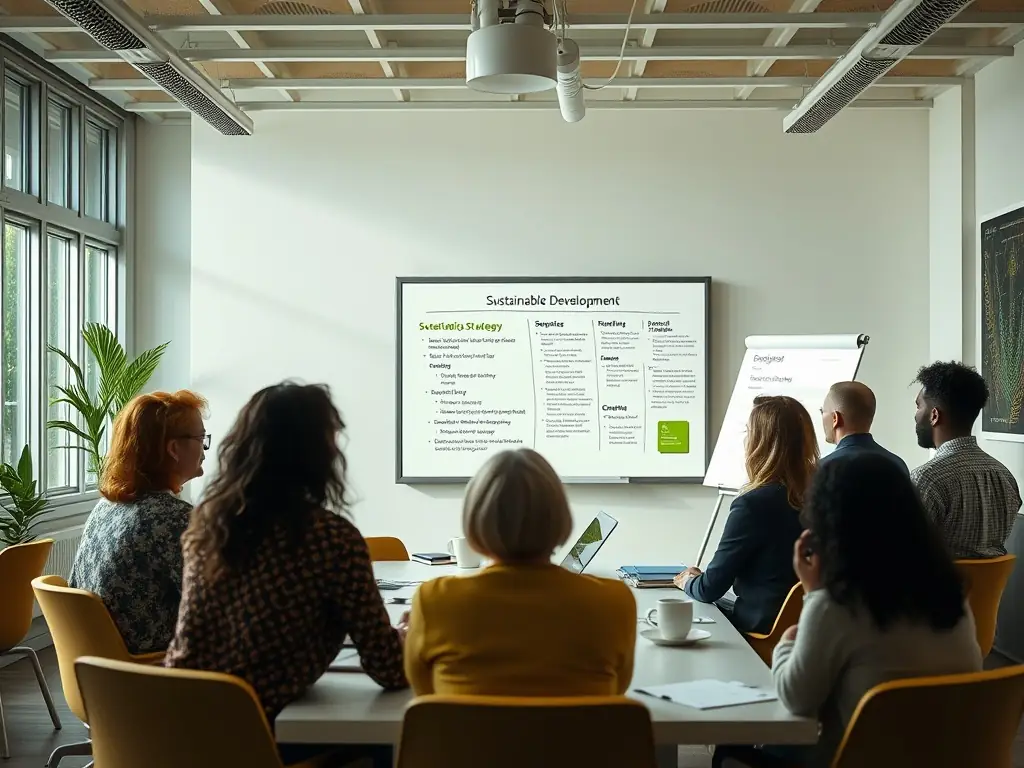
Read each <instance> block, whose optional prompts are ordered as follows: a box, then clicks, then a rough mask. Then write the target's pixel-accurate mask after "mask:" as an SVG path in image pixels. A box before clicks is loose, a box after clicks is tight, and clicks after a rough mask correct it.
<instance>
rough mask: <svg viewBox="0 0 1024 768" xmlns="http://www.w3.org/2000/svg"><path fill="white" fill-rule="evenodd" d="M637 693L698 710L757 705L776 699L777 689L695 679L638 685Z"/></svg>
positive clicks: (734, 682) (733, 682)
mask: <svg viewBox="0 0 1024 768" xmlns="http://www.w3.org/2000/svg"><path fill="white" fill-rule="evenodd" d="M635 690H636V692H637V693H643V694H645V695H647V696H654V697H655V698H658V699H664V700H665V701H671V702H673V703H674V704H682V705H684V706H687V707H693V708H694V709H718V708H720V707H737V706H740V705H742V704H756V703H758V702H761V701H775V700H776V699H777V698H778V697H777V696H776V695H775V691H773V690H770V689H764V688H754V687H752V686H749V685H746V684H744V683H738V682H736V681H732V682H725V681H723V680H692V681H690V682H688V683H671V684H669V685H649V686H647V687H645V688H636V689H635Z"/></svg>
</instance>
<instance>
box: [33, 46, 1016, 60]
mask: <svg viewBox="0 0 1024 768" xmlns="http://www.w3.org/2000/svg"><path fill="white" fill-rule="evenodd" d="M847 50H848V49H847V47H846V46H843V45H796V46H793V45H790V46H786V47H784V48H773V47H771V46H737V45H718V46H696V45H688V46H659V47H655V48H649V49H647V50H640V49H639V48H636V47H634V48H627V49H626V52H625V56H624V57H623V58H624V59H626V60H627V61H633V60H636V59H641V58H643V59H649V60H651V61H704V60H711V59H713V60H719V61H742V60H744V59H822V60H826V59H837V58H839V57H840V56H842V55H843V54H845V53H846V52H847ZM178 53H179V55H181V56H182V57H183V58H185V59H187V60H189V61H252V62H256V61H264V62H280V61H303V62H342V61H386V60H387V61H464V60H465V58H466V50H465V48H463V47H461V46H459V47H430V48H395V49H387V50H382V49H374V48H337V47H332V48H328V47H323V46H321V47H317V48H263V49H259V50H257V49H255V48H252V49H249V50H240V49H237V48H230V49H214V48H184V49H179V51H178ZM581 56H582V58H583V59H584V60H586V61H618V59H619V49H618V48H598V47H584V48H583V49H582V53H581ZM1006 56H1013V46H1007V45H1003V46H1000V45H976V46H972V45H960V46H954V45H927V44H926V45H921V46H918V47H917V48H915V49H914V50H913V51H912V52H911V53H910V54H909V55H908V56H907V57H906V58H908V59H968V58H979V59H998V58H1003V57H1006ZM45 58H46V59H47V60H48V61H52V62H62V63H69V62H73V63H97V62H118V61H122V59H121V57H120V56H118V55H117V54H116V53H114V52H112V51H105V50H101V49H98V48H97V49H93V50H87V51H65V50H53V51H48V52H47V53H46V54H45Z"/></svg>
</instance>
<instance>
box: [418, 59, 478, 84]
mask: <svg viewBox="0 0 1024 768" xmlns="http://www.w3.org/2000/svg"><path fill="white" fill-rule="evenodd" d="M404 66H405V71H406V74H407V75H408V76H409V77H438V78H440V77H443V78H451V79H453V80H465V79H466V63H465V62H464V61H410V62H407V63H406V64H405V65H404Z"/></svg>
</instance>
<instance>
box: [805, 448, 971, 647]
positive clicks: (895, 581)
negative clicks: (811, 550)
mask: <svg viewBox="0 0 1024 768" xmlns="http://www.w3.org/2000/svg"><path fill="white" fill-rule="evenodd" d="M804 522H805V524H806V525H807V527H808V528H809V529H810V531H811V533H812V534H813V537H814V538H813V541H814V547H815V549H816V551H817V552H818V553H819V555H820V557H821V576H822V586H824V588H825V589H826V590H827V591H828V593H829V596H830V597H831V598H832V599H833V600H835V601H836V602H837V603H839V604H840V605H844V606H846V607H848V608H850V609H851V610H854V611H859V610H866V611H867V612H868V613H869V614H870V615H871V618H872V619H873V620H874V623H875V624H876V625H877V626H878V628H879V629H882V630H885V629H887V628H888V627H889V626H891V625H892V624H893V623H895V622H897V621H899V620H901V619H902V620H909V621H915V622H919V623H924V624H927V625H928V626H930V627H931V628H932V629H934V630H937V631H941V630H948V629H952V628H953V627H954V626H956V624H957V622H959V621H960V619H961V618H963V616H964V587H963V584H962V582H961V579H960V576H959V574H958V573H957V571H956V566H955V565H954V564H953V559H952V556H951V555H950V553H949V551H948V550H947V549H946V547H945V544H944V543H943V542H942V539H941V538H940V536H939V533H938V531H937V530H936V529H935V527H934V526H933V525H932V524H931V522H930V521H929V520H928V518H927V517H926V515H925V511H924V508H923V507H922V505H921V500H920V498H919V497H918V495H917V490H916V489H915V488H914V485H913V483H912V482H911V481H910V478H909V477H907V475H906V474H904V472H903V471H902V469H900V467H898V466H897V465H896V463H895V462H893V461H892V459H890V458H888V457H886V456H880V455H878V454H860V455H857V456H852V457H842V458H840V457H837V458H836V459H835V460H833V461H829V462H826V463H825V464H824V465H823V466H822V467H821V468H819V469H818V472H817V474H816V475H815V478H814V481H813V483H812V484H811V492H810V494H809V497H808V501H807V504H806V505H805V507H804Z"/></svg>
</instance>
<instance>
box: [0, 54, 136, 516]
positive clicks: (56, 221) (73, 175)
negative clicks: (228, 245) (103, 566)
mask: <svg viewBox="0 0 1024 768" xmlns="http://www.w3.org/2000/svg"><path fill="white" fill-rule="evenodd" d="M0 59H2V63H3V66H2V67H0V73H3V74H2V75H0V82H2V83H3V86H4V112H3V131H2V133H3V137H2V138H3V146H4V166H3V176H2V178H0V182H2V183H0V225H2V226H3V240H2V242H0V396H2V398H3V400H2V402H0V406H2V407H0V460H2V461H4V462H7V463H17V461H18V459H19V457H20V455H21V453H22V451H23V449H24V448H25V446H28V447H29V449H30V451H31V453H32V461H33V465H34V468H35V473H36V480H37V482H38V483H39V487H40V488H41V489H42V490H44V491H45V492H46V494H47V496H48V497H49V500H50V504H51V506H52V508H53V510H54V512H53V516H54V517H55V518H60V517H64V516H67V515H78V514H81V513H82V512H85V511H88V509H89V508H90V507H91V506H92V505H93V504H95V499H96V477H95V476H92V475H91V473H89V472H88V466H87V454H86V452H85V451H81V450H76V448H78V447H81V443H80V441H79V439H78V438H77V437H76V436H74V435H72V434H70V433H68V432H66V431H64V430H51V429H48V428H47V422H49V421H51V420H61V421H68V422H71V423H72V424H74V425H76V426H78V427H81V426H82V422H81V417H80V415H79V413H78V412H77V410H76V409H75V408H74V407H73V406H69V405H67V404H66V403H55V402H54V401H55V399H56V397H58V396H59V390H58V389H57V388H58V387H64V386H67V385H69V384H77V377H76V375H75V373H74V372H73V371H71V370H69V369H68V366H67V365H66V364H65V362H64V361H63V359H62V358H61V357H60V356H59V355H56V354H53V353H50V352H49V351H48V348H49V345H53V346H54V347H56V348H58V349H60V350H61V351H62V352H65V353H67V354H68V355H69V356H70V357H71V359H72V360H74V361H75V363H76V364H77V365H79V366H80V367H81V370H82V375H83V378H84V379H85V386H86V389H87V390H89V392H90V393H91V394H92V395H93V396H95V395H96V394H97V390H98V388H99V378H100V376H99V371H98V370H97V366H96V365H95V363H94V362H93V361H92V356H91V354H87V353H86V348H85V344H84V342H83V340H82V328H83V327H84V326H85V324H86V323H90V322H98V323H103V324H105V325H107V326H108V327H109V328H112V329H114V330H115V332H120V331H121V329H124V328H125V327H128V324H129V320H130V318H128V317H126V307H125V301H124V297H125V296H126V295H127V291H126V281H125V272H126V268H127V265H128V264H129V263H130V261H131V252H130V245H131V238H130V235H131V225H132V222H131V221H126V220H124V210H123V209H122V208H120V207H119V206H121V204H122V201H125V200H130V199H131V192H132V190H131V187H130V182H131V179H129V178H127V177H126V175H125V167H124V164H123V163H119V162H118V159H119V158H124V157H130V156H131V155H132V153H133V152H134V148H133V146H132V141H133V135H134V128H133V123H132V121H131V120H130V118H129V117H128V115H127V114H126V113H124V112H122V111H121V110H120V109H119V108H118V107H116V106H115V105H113V104H111V103H110V102H107V101H105V100H103V99H102V98H100V97H99V96H96V95H94V94H91V93H89V92H88V91H85V90H84V89H82V87H81V85H80V84H78V83H76V82H75V81H74V80H72V79H71V78H70V77H67V76H65V75H63V74H61V73H59V72H57V71H55V70H53V69H52V68H51V67H48V66H47V65H46V64H45V62H42V61H41V60H39V59H37V58H35V57H34V56H33V55H32V54H28V53H21V52H20V51H19V52H16V51H14V50H13V49H12V48H11V47H10V46H9V45H8V44H7V43H5V42H4V41H3V39H2V36H0ZM115 222H116V225H115ZM108 430H109V426H108Z"/></svg>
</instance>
